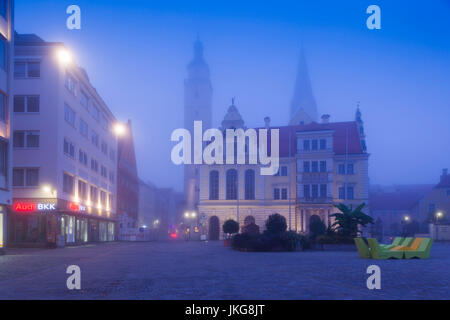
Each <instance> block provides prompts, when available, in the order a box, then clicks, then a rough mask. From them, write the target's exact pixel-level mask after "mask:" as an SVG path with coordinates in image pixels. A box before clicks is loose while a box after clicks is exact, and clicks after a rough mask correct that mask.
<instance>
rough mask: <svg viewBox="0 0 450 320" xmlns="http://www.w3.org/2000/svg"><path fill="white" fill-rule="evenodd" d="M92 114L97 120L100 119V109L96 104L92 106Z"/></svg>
mask: <svg viewBox="0 0 450 320" xmlns="http://www.w3.org/2000/svg"><path fill="white" fill-rule="evenodd" d="M91 114H92V116H93V117H94V119H95V120H97V121H99V119H100V111H98V108H97V106H96V105H95V104H93V105H92V108H91Z"/></svg>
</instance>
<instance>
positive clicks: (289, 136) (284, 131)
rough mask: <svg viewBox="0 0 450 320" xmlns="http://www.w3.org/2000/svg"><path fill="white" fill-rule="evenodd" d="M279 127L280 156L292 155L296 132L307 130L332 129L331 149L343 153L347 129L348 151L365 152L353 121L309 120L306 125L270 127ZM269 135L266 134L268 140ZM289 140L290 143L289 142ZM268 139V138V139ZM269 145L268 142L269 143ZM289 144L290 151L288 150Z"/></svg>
mask: <svg viewBox="0 0 450 320" xmlns="http://www.w3.org/2000/svg"><path fill="white" fill-rule="evenodd" d="M276 128H278V129H280V157H289V155H291V156H293V155H295V153H296V148H297V145H296V133H297V132H308V131H326V130H332V131H333V151H334V153H335V154H336V155H344V154H345V153H346V145H347V143H346V132H347V130H348V153H349V154H362V153H365V152H364V151H363V149H362V147H361V140H360V137H359V132H358V126H357V123H356V122H355V121H347V122H330V123H317V122H311V123H309V124H306V125H295V126H283V127H271V129H276ZM269 139H270V135H268V140H269ZM289 140H291V141H290V143H289ZM269 141H270V140H269ZM269 145H270V144H269ZM289 146H290V152H289Z"/></svg>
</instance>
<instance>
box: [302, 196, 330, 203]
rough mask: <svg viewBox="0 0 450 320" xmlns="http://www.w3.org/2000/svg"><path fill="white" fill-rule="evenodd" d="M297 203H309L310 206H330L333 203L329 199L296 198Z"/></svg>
mask: <svg viewBox="0 0 450 320" xmlns="http://www.w3.org/2000/svg"><path fill="white" fill-rule="evenodd" d="M297 203H311V204H330V203H333V198H331V197H317V198H313V197H308V198H307V197H297Z"/></svg>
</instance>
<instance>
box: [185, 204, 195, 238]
mask: <svg viewBox="0 0 450 320" xmlns="http://www.w3.org/2000/svg"><path fill="white" fill-rule="evenodd" d="M196 218H197V212H195V211H186V212H185V213H184V219H185V220H186V221H187V222H188V223H187V224H188V225H189V227H188V228H189V231H188V232H187V231H186V241H187V240H190V238H191V232H192V227H193V226H192V222H193V221H194V220H195V219H196Z"/></svg>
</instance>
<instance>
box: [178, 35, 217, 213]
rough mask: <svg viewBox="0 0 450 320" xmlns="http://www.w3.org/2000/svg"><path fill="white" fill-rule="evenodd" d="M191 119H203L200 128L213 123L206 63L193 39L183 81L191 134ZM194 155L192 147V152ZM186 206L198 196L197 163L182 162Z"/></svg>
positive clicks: (185, 124)
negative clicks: (185, 163) (192, 54)
mask: <svg viewBox="0 0 450 320" xmlns="http://www.w3.org/2000/svg"><path fill="white" fill-rule="evenodd" d="M194 121H202V125H203V131H204V130H206V129H208V128H211V126H212V86H211V80H210V77H209V67H208V64H207V63H206V62H205V60H204V57H203V44H202V43H201V41H200V40H199V39H198V38H197V40H196V41H195V42H194V58H193V59H192V61H191V62H190V63H189V64H188V66H187V78H186V79H185V81H184V128H186V129H187V130H189V132H190V133H191V137H192V138H193V137H194ZM191 154H192V155H193V154H194V153H193V150H192V152H191ZM184 196H185V200H186V206H187V208H186V209H194V208H195V206H196V205H197V203H198V196H199V168H198V165H193V164H191V165H185V166H184Z"/></svg>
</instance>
